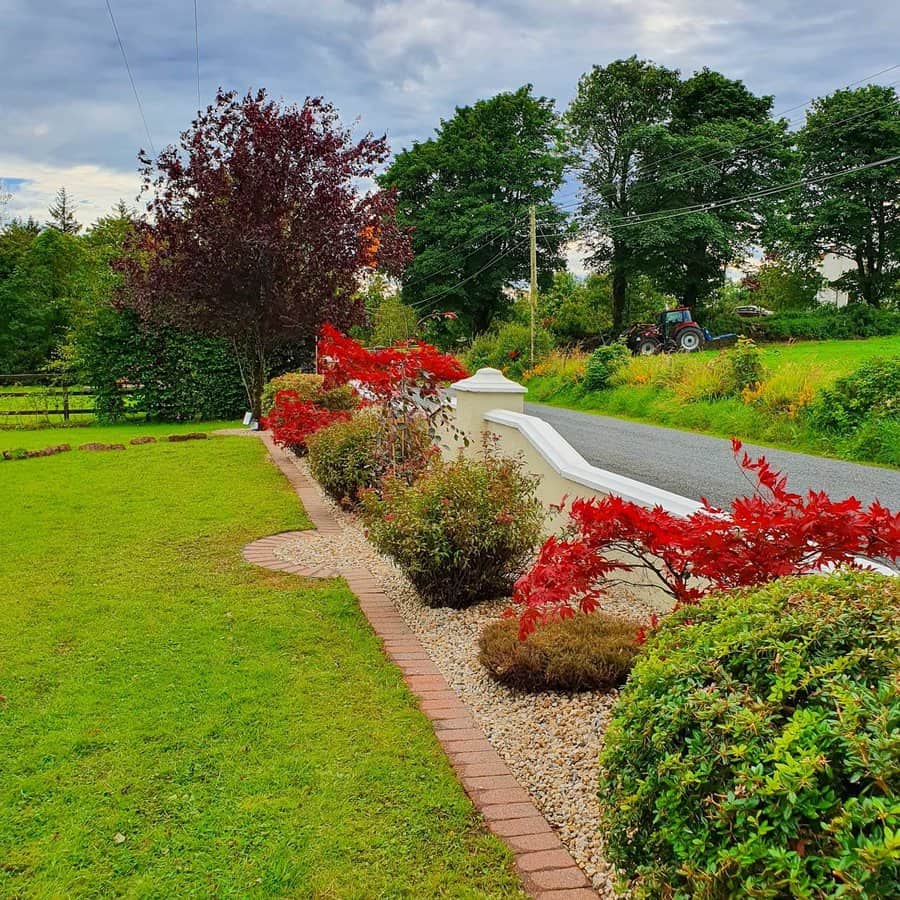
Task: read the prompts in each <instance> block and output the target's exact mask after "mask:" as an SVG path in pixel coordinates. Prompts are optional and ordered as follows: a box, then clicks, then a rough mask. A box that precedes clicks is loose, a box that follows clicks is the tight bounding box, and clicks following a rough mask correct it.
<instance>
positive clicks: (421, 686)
mask: <svg viewBox="0 0 900 900" xmlns="http://www.w3.org/2000/svg"><path fill="white" fill-rule="evenodd" d="M259 436H260V437H261V438H262V441H263V443H264V444H265V446H266V448H267V449H268V451H269V455H270V456H271V458H272V460H273V462H274V463H275V464H276V465H277V466H278V468H279V469H280V470H281V472H282V473H283V474H284V476H285V478H287V480H288V482H290V484H291V487H293V489H294V491H295V492H296V493H297V496H298V497H299V498H300V501H301V502H302V503H303V506H304V508H305V510H306V513H307V515H308V516H309V518H310V519H311V520H312V523H313V525H314V526H315V528H316V529H317V530H318V531H319V532H320V533H323V534H329V533H330V534H334V533H337V532H339V531H340V525H339V524H338V521H337V519H335V517H334V515H333V514H332V512H331V510H330V509H329V508H328V506H327V504H326V503H325V502H324V501H323V500H322V497H321V495H320V494H319V492H318V490H317V489H316V488H315V487H314V486H313V485H312V484H311V483H310V481H309V479H307V478H306V477H305V476H304V474H303V473H302V472H301V471H300V470H299V469H298V468H297V466H295V465H294V464H293V462H292V461H291V458H290V456H289V455H288V452H287V451H285V450H283V449H282V448H281V447H278V446H277V445H276V444H275V442H274V441H273V440H272V437H271V435H269V434H267V433H265V432H261V433H260V435H259ZM307 533H308V532H303V531H286V532H281V533H279V534H273V535H270V536H269V537H264V538H261V539H259V540H257V541H252V542H251V543H249V544H247V545H246V546H245V547H244V548H243V550H242V555H243V558H244V559H245V560H246V561H247V562H248V563H252V564H253V565H257V566H261V567H262V568H264V569H269V570H271V571H274V572H287V573H289V574H291V575H300V576H302V577H304V578H344V579H345V580H346V582H347V584H348V586H349V587H350V590H351V591H353V593H354V594H356V597H357V599H358V601H359V607H360V609H361V610H362V611H363V613H364V614H365V616H366V618H367V619H368V621H369V624H370V626H371V627H372V629H373V631H374V632H375V633H376V634H377V635H378V636H379V637H380V638H381V642H382V647H383V649H384V652H385V655H386V656H387V657H388V658H389V659H390V660H391V661H392V662H393V663H394V665H396V666H397V667H398V668H399V669H400V671H401V672H402V673H403V679H404V681H405V682H406V684H407V686H408V687H409V689H410V691H411V692H412V693H413V694H415V696H416V698H417V699H418V701H419V707H420V709H421V710H422V712H423V713H424V714H425V715H426V716H427V717H428V719H429V721H430V722H431V725H432V727H433V728H434V733H435V735H436V737H437V739H438V741H439V742H440V744H441V746H442V747H443V748H444V752H445V753H446V754H447V758H448V759H449V761H450V765H451V766H452V767H453V770H454V772H455V773H456V777H457V778H458V779H459V781H460V783H461V784H462V786H463V788H464V790H465V792H466V793H467V794H468V795H469V797H470V799H471V800H472V802H473V804H474V805H475V808H476V809H477V810H478V811H479V812H480V813H481V815H482V817H483V818H484V821H485V824H486V825H487V827H488V828H489V829H490V830H491V831H492V832H493V833H494V834H495V835H497V836H498V837H500V838H501V839H502V840H503V841H504V842H505V843H506V845H507V846H508V847H509V848H510V850H511V851H512V853H513V855H514V857H515V863H516V870H517V872H518V874H519V877H520V878H521V880H522V885H523V887H524V888H525V890H526V891H527V892H528V894H530V895H531V896H532V897H534V898H537V900H596V898H597V897H598V896H599V895H598V894H597V892H596V891H595V890H594V889H593V888H592V887H591V886H590V883H589V882H588V879H587V877H586V876H585V874H584V872H583V871H582V870H581V868H580V867H579V866H578V864H577V863H576V862H575V860H574V859H573V857H572V855H571V854H570V853H569V851H568V850H566V849H565V847H563V845H562V842H561V841H560V839H559V837H558V835H557V834H556V832H555V831H554V830H553V829H552V828H551V827H550V823H549V822H547V820H546V819H545V818H544V816H543V815H541V813H540V811H539V810H538V808H537V807H536V806H535V805H534V803H533V802H532V801H531V798H530V797H529V795H528V792H527V791H526V790H525V789H524V788H523V787H522V786H521V785H520V784H519V782H518V781H517V780H516V778H515V776H514V775H513V774H512V772H511V771H510V769H509V767H508V766H507V765H506V763H505V762H504V761H503V759H502V758H501V757H500V754H499V753H497V751H496V750H495V749H494V748H493V746H492V745H491V744H490V742H489V741H488V740H487V738H486V737H485V735H484V732H483V731H482V729H481V727H480V726H479V725H478V723H477V722H476V721H475V719H474V718H473V717H472V714H471V712H470V710H469V708H468V707H467V706H466V704H465V703H463V701H462V700H461V699H460V698H459V696H458V695H457V694H456V692H455V691H454V690H453V689H452V688H451V687H450V685H449V683H448V682H447V680H446V679H445V678H444V676H443V675H442V674H441V673H440V671H439V670H438V668H437V667H436V666H435V665H434V663H433V662H432V661H431V658H430V657H429V656H428V653H427V652H426V651H425V648H424V647H423V645H422V643H421V642H420V641H419V638H418V637H417V636H416V634H415V632H414V631H413V630H412V629H411V628H410V627H409V626H408V625H407V624H406V622H405V621H404V619H403V617H402V616H401V615H400V613H399V611H398V610H397V608H396V607H395V606H394V604H393V602H392V601H391V599H390V598H389V597H388V596H387V594H385V593H384V591H383V590H382V589H381V587H380V586H379V584H378V583H377V582H376V581H375V579H374V578H373V577H372V575H371V573H370V572H369V571H368V570H366V569H362V568H358V567H343V566H324V565H320V566H303V565H300V564H296V563H289V562H286V561H285V560H283V559H279V558H278V557H277V556H276V555H275V553H274V551H275V550H276V549H277V548H279V547H281V546H283V545H285V544H291V543H295V542H296V541H297V539H298V537H301V536H302V535H303V534H307Z"/></svg>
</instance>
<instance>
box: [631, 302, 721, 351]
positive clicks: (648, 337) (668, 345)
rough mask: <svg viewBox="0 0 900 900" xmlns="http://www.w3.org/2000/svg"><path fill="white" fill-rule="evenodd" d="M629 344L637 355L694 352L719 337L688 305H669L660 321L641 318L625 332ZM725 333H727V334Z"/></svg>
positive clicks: (660, 316)
mask: <svg viewBox="0 0 900 900" xmlns="http://www.w3.org/2000/svg"><path fill="white" fill-rule="evenodd" d="M624 337H625V344H626V345H627V347H628V349H629V350H630V351H631V352H632V353H633V354H634V355H635V356H653V354H654V353H674V352H676V351H679V350H680V351H682V352H684V353H693V352H694V351H695V350H700V349H702V348H703V345H704V344H705V343H706V342H707V341H709V340H715V338H712V337H711V336H710V335H709V332H707V331H706V329H704V328H701V327H700V326H699V325H698V324H697V323H696V322H695V321H694V319H693V316H691V311H690V309H688V307H686V306H679V307H678V308H677V309H667V310H665V311H663V312H661V313H660V314H659V318H658V319H657V320H656V322H639V323H638V324H637V325H632V326H631V328H629V329H628V331H626V332H625V335H624ZM723 337H725V335H723Z"/></svg>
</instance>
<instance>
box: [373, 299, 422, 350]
mask: <svg viewBox="0 0 900 900" xmlns="http://www.w3.org/2000/svg"><path fill="white" fill-rule="evenodd" d="M417 321H418V317H417V316H416V311H415V310H414V309H413V308H412V307H411V306H408V305H407V304H406V303H404V302H403V300H402V298H401V297H400V295H399V294H386V295H385V296H384V297H383V298H382V299H381V302H380V303H379V305H378V308H377V309H376V310H375V315H374V317H373V322H374V328H373V330H372V343H373V344H375V345H376V346H379V347H389V346H390V345H391V344H395V343H397V342H398V341H408V340H411V339H412V338H413V337H415V334H416V323H417Z"/></svg>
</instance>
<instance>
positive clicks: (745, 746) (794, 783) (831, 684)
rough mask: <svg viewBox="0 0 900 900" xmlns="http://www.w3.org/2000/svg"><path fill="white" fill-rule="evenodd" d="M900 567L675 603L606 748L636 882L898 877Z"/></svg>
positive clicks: (606, 809)
mask: <svg viewBox="0 0 900 900" xmlns="http://www.w3.org/2000/svg"><path fill="white" fill-rule="evenodd" d="M898 610H900V581H898V579H892V578H882V577H879V576H874V575H861V574H850V573H844V574H839V575H835V576H831V577H827V578H826V577H822V576H815V577H810V578H802V579H786V580H783V581H780V582H776V583H774V584H772V585H769V586H766V587H764V588H761V589H757V590H753V591H742V592H739V593H736V594H733V595H730V596H727V595H726V596H717V597H713V598H709V599H707V600H705V601H704V602H703V603H702V604H701V605H700V606H699V607H695V608H692V609H684V610H682V611H681V612H679V613H676V614H675V615H673V616H672V617H671V618H670V619H669V620H668V621H667V622H666V623H664V624H663V626H662V627H661V628H660V629H659V630H658V631H657V632H656V633H655V634H654V635H653V637H652V639H651V640H650V642H649V643H648V645H647V647H646V648H645V651H644V652H643V653H642V654H641V656H640V657H639V659H638V660H637V662H636V664H635V667H634V670H633V672H632V674H631V678H630V680H629V682H628V684H627V685H626V687H625V689H624V691H623V693H622V696H621V699H620V701H619V703H618V705H617V707H616V712H615V716H614V718H613V720H612V723H611V725H610V727H609V729H608V731H607V733H606V738H605V747H604V750H603V752H602V756H601V774H600V801H601V826H602V828H603V831H604V834H605V835H606V840H607V844H606V850H607V854H608V856H609V858H610V860H611V861H612V862H613V863H614V864H615V865H616V867H617V868H618V870H619V872H620V873H622V874H623V875H625V876H626V877H627V878H628V879H629V880H630V881H631V882H632V885H631V886H632V887H633V888H634V894H635V895H636V896H639V897H654V898H655V897H708V898H725V897H771V898H775V897H788V896H791V897H810V898H811V897H896V896H898V894H900V737H898V735H900V612H898Z"/></svg>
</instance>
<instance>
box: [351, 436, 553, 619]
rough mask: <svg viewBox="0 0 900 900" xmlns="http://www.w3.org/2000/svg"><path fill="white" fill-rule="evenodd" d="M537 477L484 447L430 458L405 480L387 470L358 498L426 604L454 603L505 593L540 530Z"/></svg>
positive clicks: (374, 533)
mask: <svg viewBox="0 0 900 900" xmlns="http://www.w3.org/2000/svg"><path fill="white" fill-rule="evenodd" d="M536 487H537V479H536V478H534V477H533V476H531V475H528V474H527V473H526V472H525V470H524V468H523V465H522V463H521V461H519V460H518V459H509V458H506V457H502V456H499V455H498V454H497V453H496V452H494V451H493V450H492V449H491V448H489V447H485V449H484V452H483V453H482V454H481V456H480V457H479V458H477V459H468V458H465V457H463V456H459V457H457V458H456V459H454V460H452V461H450V462H445V461H442V460H440V459H438V458H436V457H434V458H432V459H431V460H430V462H429V464H428V466H427V468H426V469H425V470H424V471H423V472H422V474H421V475H419V477H418V478H416V480H415V481H414V482H413V483H412V484H408V483H407V481H406V480H405V479H404V478H403V477H402V476H400V475H392V476H388V477H387V478H386V479H385V481H384V483H383V484H382V493H381V496H380V497H379V496H377V495H376V494H375V493H370V494H367V495H365V496H364V498H363V518H364V520H365V522H366V525H367V526H368V529H369V537H370V539H371V540H372V542H373V543H374V544H375V546H376V547H377V548H378V550H380V551H381V552H382V553H384V554H386V555H387V556H390V557H391V558H392V559H393V560H394V561H395V562H396V563H397V564H398V565H399V566H400V568H401V569H402V570H403V572H404V573H405V574H406V575H407V577H408V578H409V580H410V581H411V582H412V583H413V585H414V586H415V587H416V589H417V590H418V592H419V594H420V596H421V597H422V600H423V601H424V602H425V603H427V604H428V605H429V606H449V607H453V608H455V609H461V608H464V607H466V606H470V605H471V604H473V603H477V602H478V601H480V600H490V599H492V598H495V597H501V596H505V595H507V594H508V593H509V592H510V590H511V588H512V583H513V581H514V580H515V578H516V576H517V575H518V573H519V572H520V571H521V570H522V568H523V567H524V565H525V564H526V562H527V561H528V558H529V556H530V554H531V553H532V551H533V549H534V547H535V546H536V545H537V542H538V539H539V537H540V531H541V525H542V523H543V518H544V510H543V507H542V505H541V503H540V501H539V500H538V499H537V497H536V496H535V490H536Z"/></svg>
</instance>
